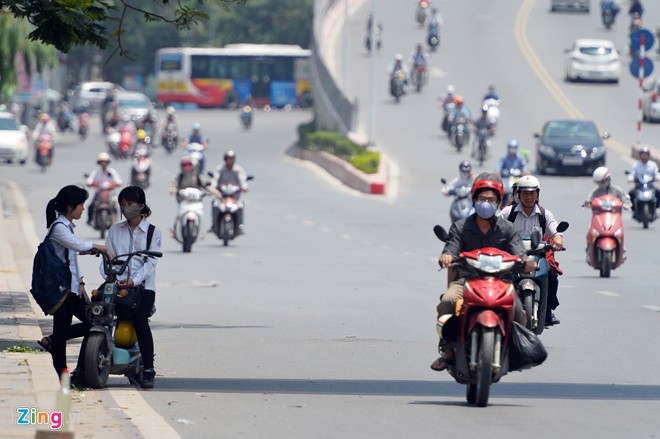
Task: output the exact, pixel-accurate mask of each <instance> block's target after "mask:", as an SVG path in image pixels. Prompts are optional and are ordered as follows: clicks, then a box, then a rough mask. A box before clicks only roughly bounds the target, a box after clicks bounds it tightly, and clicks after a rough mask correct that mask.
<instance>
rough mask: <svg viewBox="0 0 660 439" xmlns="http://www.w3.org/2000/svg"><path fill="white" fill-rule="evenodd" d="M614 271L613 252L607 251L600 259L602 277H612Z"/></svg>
mask: <svg viewBox="0 0 660 439" xmlns="http://www.w3.org/2000/svg"><path fill="white" fill-rule="evenodd" d="M611 270H612V250H605V251H603V252H602V254H601V259H600V277H610V271H611Z"/></svg>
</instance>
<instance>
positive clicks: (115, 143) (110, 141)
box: [105, 127, 121, 158]
mask: <svg viewBox="0 0 660 439" xmlns="http://www.w3.org/2000/svg"><path fill="white" fill-rule="evenodd" d="M120 140H121V134H119V131H117V130H116V129H114V128H110V127H108V132H107V134H106V136H105V142H106V144H107V145H108V153H109V154H110V155H111V156H112V157H114V158H118V157H119V141H120Z"/></svg>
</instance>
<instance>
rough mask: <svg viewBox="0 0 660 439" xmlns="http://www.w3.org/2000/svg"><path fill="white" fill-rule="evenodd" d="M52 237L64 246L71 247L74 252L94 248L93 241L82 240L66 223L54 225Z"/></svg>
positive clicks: (70, 249)
mask: <svg viewBox="0 0 660 439" xmlns="http://www.w3.org/2000/svg"><path fill="white" fill-rule="evenodd" d="M51 230H52V232H51V234H50V238H51V239H52V240H53V241H54V242H56V243H58V244H59V245H61V246H62V247H64V248H67V249H69V251H74V252H78V253H80V252H86V251H89V250H91V249H92V245H93V243H91V242H87V241H81V240H80V239H78V238H77V237H76V235H74V234H73V233H71V231H70V230H69V228H68V227H66V226H65V225H61V226H59V227H58V226H53V227H52V229H51Z"/></svg>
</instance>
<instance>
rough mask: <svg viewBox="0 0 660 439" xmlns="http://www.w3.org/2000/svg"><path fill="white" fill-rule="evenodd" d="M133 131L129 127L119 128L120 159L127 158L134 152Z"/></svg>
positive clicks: (118, 153) (118, 152)
mask: <svg viewBox="0 0 660 439" xmlns="http://www.w3.org/2000/svg"><path fill="white" fill-rule="evenodd" d="M133 143H134V142H133V131H131V130H130V129H129V128H125V127H122V128H120V129H119V145H118V151H117V155H118V157H119V158H120V159H127V158H129V157H130V156H131V155H133V154H132V150H133Z"/></svg>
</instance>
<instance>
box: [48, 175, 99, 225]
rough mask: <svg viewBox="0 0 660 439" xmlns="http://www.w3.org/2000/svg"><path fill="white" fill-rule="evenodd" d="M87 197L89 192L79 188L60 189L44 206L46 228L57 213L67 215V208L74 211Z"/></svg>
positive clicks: (53, 220)
mask: <svg viewBox="0 0 660 439" xmlns="http://www.w3.org/2000/svg"><path fill="white" fill-rule="evenodd" d="M87 197H89V192H87V190H86V189H83V188H81V187H80V186H74V185H69V186H64V187H63V188H62V189H60V191H59V192H58V193H57V195H56V196H55V198H53V199H52V200H50V201H49V202H48V205H47V206H46V228H48V227H50V225H51V224H53V222H55V219H56V218H57V214H58V213H61V214H62V215H66V214H67V213H69V208H71V209H74V208H75V207H76V206H77V205H79V204H81V203H84V202H85V200H87Z"/></svg>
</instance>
